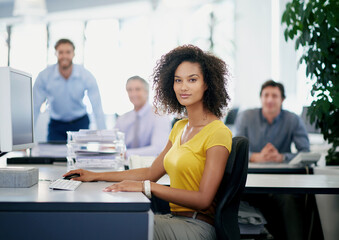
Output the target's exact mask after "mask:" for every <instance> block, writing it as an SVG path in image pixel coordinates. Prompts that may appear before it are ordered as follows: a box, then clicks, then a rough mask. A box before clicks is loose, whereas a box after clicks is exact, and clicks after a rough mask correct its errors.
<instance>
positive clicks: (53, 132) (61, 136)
mask: <svg viewBox="0 0 339 240" xmlns="http://www.w3.org/2000/svg"><path fill="white" fill-rule="evenodd" d="M88 128H89V118H88V115H87V114H86V115H84V116H82V117H80V118H77V119H75V120H73V121H69V122H64V121H59V120H54V119H52V118H51V119H50V121H49V124H48V136H47V140H48V142H53V141H62V142H66V141H67V133H66V132H67V131H79V129H88Z"/></svg>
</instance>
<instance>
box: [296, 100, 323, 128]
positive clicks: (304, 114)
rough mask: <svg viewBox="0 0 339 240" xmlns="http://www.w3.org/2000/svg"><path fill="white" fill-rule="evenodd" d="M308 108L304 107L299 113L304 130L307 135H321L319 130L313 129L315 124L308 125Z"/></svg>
mask: <svg viewBox="0 0 339 240" xmlns="http://www.w3.org/2000/svg"><path fill="white" fill-rule="evenodd" d="M308 108H309V107H306V106H304V107H303V111H302V113H301V118H302V120H303V122H304V124H305V127H306V130H307V132H308V133H321V132H320V129H319V128H316V127H315V123H312V124H311V123H310V119H309V118H308V116H307V111H308Z"/></svg>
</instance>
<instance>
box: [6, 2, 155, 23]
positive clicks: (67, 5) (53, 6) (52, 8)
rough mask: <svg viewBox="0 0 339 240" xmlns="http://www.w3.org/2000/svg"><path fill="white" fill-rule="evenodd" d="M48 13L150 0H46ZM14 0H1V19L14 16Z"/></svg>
mask: <svg viewBox="0 0 339 240" xmlns="http://www.w3.org/2000/svg"><path fill="white" fill-rule="evenodd" d="M45 1H46V7H47V12H48V13H57V12H62V11H69V10H75V9H85V8H91V7H102V6H105V5H113V4H118V3H130V2H144V1H149V0H45ZM13 7H14V0H0V19H1V18H12V17H13Z"/></svg>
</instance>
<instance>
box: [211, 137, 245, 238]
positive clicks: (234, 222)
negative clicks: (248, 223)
mask: <svg viewBox="0 0 339 240" xmlns="http://www.w3.org/2000/svg"><path fill="white" fill-rule="evenodd" d="M248 149H249V144H248V139H247V138H245V137H234V138H233V139H232V150H231V154H230V156H229V157H228V161H227V165H226V169H225V173H224V177H223V179H222V182H221V184H220V187H219V190H218V192H217V207H216V214H215V230H216V234H217V238H218V239H222V240H228V239H230V240H236V239H240V230H239V225H238V211H239V204H240V197H241V194H242V192H243V191H244V189H245V183H246V179H247V168H248Z"/></svg>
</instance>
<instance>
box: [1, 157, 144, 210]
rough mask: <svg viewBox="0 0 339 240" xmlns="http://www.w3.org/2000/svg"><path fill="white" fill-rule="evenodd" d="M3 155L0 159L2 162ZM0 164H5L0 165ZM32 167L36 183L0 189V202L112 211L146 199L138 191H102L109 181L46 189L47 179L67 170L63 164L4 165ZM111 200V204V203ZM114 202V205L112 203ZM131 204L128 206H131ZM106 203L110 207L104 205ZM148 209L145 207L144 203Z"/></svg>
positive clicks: (53, 178) (141, 205) (51, 179)
mask: <svg viewBox="0 0 339 240" xmlns="http://www.w3.org/2000/svg"><path fill="white" fill-rule="evenodd" d="M3 159H4V158H3V157H2V158H0V161H3ZM0 165H2V166H3V167H5V166H6V164H3V163H2V164H0ZM19 166H20V167H36V168H39V182H38V184H36V185H34V186H32V187H30V188H0V203H5V202H11V203H27V202H32V203H33V202H34V203H62V204H68V203H80V204H88V205H90V204H93V203H97V206H93V207H94V208H95V207H98V206H99V204H101V205H102V204H106V205H107V206H105V207H107V208H108V209H111V210H116V209H117V207H119V208H125V206H126V207H127V205H128V206H129V207H131V203H133V204H134V205H135V207H133V206H132V207H131V210H133V208H134V210H138V209H142V208H145V206H146V205H149V204H150V200H149V199H148V198H147V197H146V196H145V195H144V194H143V193H141V192H116V193H114V192H103V191H102V190H103V189H104V188H105V187H107V186H109V185H111V184H113V183H110V182H83V183H82V184H81V185H80V186H79V187H78V188H77V189H76V190H75V191H62V190H52V189H49V184H50V183H51V181H53V180H56V179H58V178H62V175H63V174H64V173H66V172H67V170H66V169H67V167H66V163H57V164H27V165H22V164H20V165H16V164H11V165H8V166H7V167H19ZM112 203H113V204H112ZM114 204H115V206H113V205H114ZM133 204H132V205H133ZM108 205H110V206H108ZM148 208H149V206H148Z"/></svg>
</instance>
